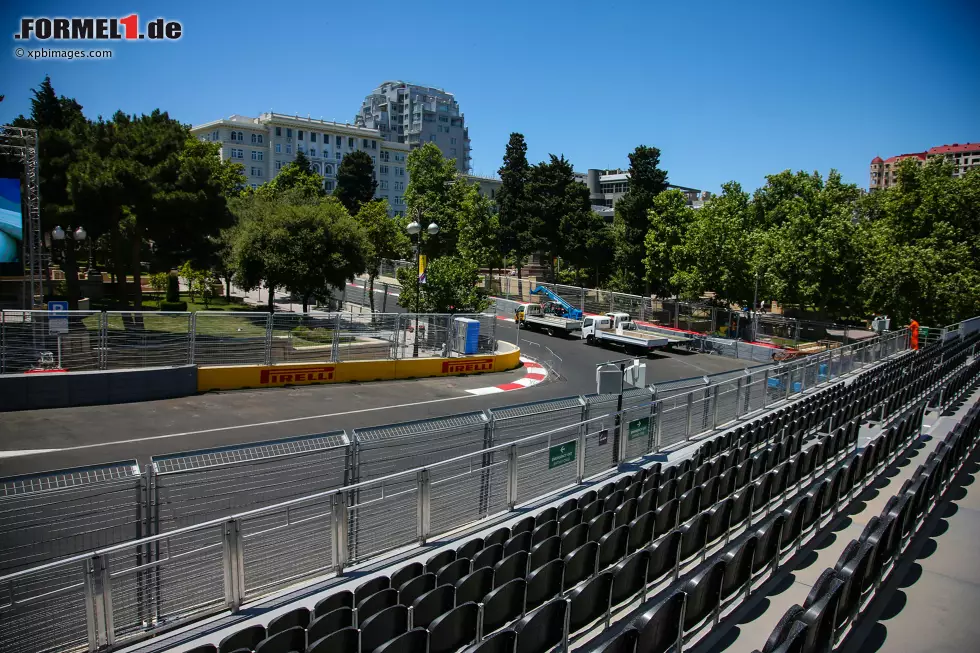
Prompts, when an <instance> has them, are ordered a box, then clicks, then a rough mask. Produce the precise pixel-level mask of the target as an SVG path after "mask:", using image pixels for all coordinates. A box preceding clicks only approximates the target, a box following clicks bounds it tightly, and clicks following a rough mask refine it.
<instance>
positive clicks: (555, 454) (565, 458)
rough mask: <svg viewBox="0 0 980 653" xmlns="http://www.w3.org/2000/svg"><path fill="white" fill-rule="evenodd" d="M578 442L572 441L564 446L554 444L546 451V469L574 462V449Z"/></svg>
mask: <svg viewBox="0 0 980 653" xmlns="http://www.w3.org/2000/svg"><path fill="white" fill-rule="evenodd" d="M577 445H578V442H576V441H575V440H572V441H571V442H566V443H565V444H556V445H555V446H553V447H551V448H550V449H548V469H554V468H555V467H561V466H562V465H567V464H568V463H570V462H572V461H573V460H575V447H576V446H577Z"/></svg>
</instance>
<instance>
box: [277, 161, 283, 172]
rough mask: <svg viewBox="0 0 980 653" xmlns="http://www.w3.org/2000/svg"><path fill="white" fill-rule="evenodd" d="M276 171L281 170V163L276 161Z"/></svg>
mask: <svg viewBox="0 0 980 653" xmlns="http://www.w3.org/2000/svg"><path fill="white" fill-rule="evenodd" d="M276 170H282V161H276Z"/></svg>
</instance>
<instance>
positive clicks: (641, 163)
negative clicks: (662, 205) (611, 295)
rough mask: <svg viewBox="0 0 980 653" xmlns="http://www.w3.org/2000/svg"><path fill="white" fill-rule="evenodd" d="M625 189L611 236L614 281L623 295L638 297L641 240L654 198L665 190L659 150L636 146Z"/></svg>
mask: <svg viewBox="0 0 980 653" xmlns="http://www.w3.org/2000/svg"><path fill="white" fill-rule="evenodd" d="M629 158H630V167H629V187H628V188H627V190H626V194H625V195H623V197H622V198H621V199H620V200H619V201H618V202H616V209H615V219H614V221H613V232H614V234H615V237H616V276H615V281H616V284H615V285H617V286H618V287H619V289H620V290H622V291H624V292H633V293H639V292H641V291H642V290H643V289H644V288H643V286H644V279H645V278H646V274H645V266H644V263H643V260H644V258H645V257H646V247H645V244H644V239H645V237H646V233H647V230H648V229H649V226H650V224H649V217H648V213H649V211H650V209H651V208H653V200H654V198H655V197H656V196H657V195H659V194H660V193H662V192H663V191H665V190H667V171H666V170H662V169H661V168H660V150H659V149H657V148H655V147H647V146H645V145H640V146H639V147H637V148H636V149H635V150H633V152H632V153H631V154H630V157H629Z"/></svg>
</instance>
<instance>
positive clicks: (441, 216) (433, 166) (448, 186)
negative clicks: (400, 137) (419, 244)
mask: <svg viewBox="0 0 980 653" xmlns="http://www.w3.org/2000/svg"><path fill="white" fill-rule="evenodd" d="M406 168H407V170H408V174H409V182H408V186H407V187H406V188H405V204H406V205H407V207H408V219H409V220H418V221H419V223H420V224H421V225H422V229H423V230H424V229H425V228H426V227H427V226H428V225H429V224H431V223H433V222H435V223H436V224H437V225H439V233H438V235H436V236H429V237H428V238H427V240H428V243H427V245H426V247H427V252H426V253H427V254H428V256H429V258H437V257H439V256H450V255H453V254H455V253H456V248H457V241H458V239H459V224H460V222H461V221H462V220H463V219H464V217H463V216H462V211H463V199H464V197H465V196H466V187H467V183H466V180H465V179H464V178H463V177H461V176H459V174H458V173H457V172H456V162H455V160H454V159H447V158H445V157H444V156H443V155H442V151H441V150H440V149H439V148H438V147H437V146H436V144H435V143H426V144H425V145H423V146H422V147H420V148H418V149H417V150H413V151H412V152H411V153H410V154H409V155H408V161H407V162H406Z"/></svg>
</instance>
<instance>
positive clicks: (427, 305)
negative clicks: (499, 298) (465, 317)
mask: <svg viewBox="0 0 980 653" xmlns="http://www.w3.org/2000/svg"><path fill="white" fill-rule="evenodd" d="M396 274H397V276H398V283H399V284H401V287H402V289H401V292H400V294H399V296H398V304H399V305H400V306H402V307H403V308H404V309H405V310H407V311H410V312H415V310H416V306H418V311H419V312H420V313H479V312H481V311H484V310H486V309H487V308H488V307H489V306H490V302H489V300H488V299H487V295H486V291H485V290H484V289H482V288H479V287H478V285H477V284H478V283H479V279H480V271H479V268H478V267H477V265H476V263H474V262H473V261H467V260H465V259H462V258H460V257H458V256H443V257H440V258H437V259H433V260H431V261H430V262H429V264H428V265H427V266H426V269H425V277H426V282H425V283H424V284H419V280H418V275H417V274H416V270H415V268H399V269H398V272H397V273H396ZM420 288H421V295H419V292H420ZM416 300H417V301H418V303H417V304H416Z"/></svg>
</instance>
